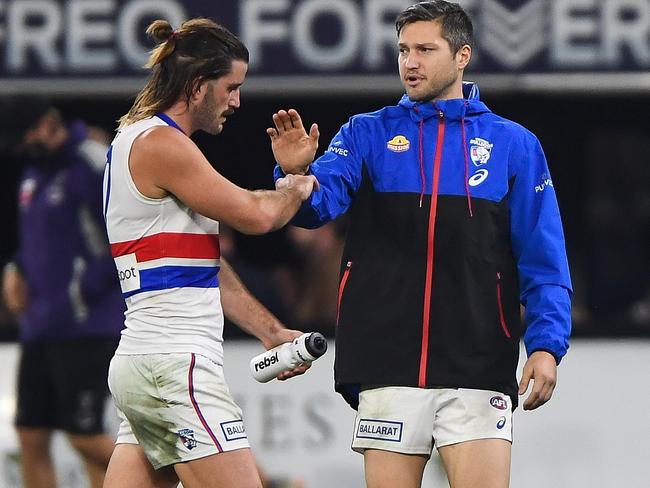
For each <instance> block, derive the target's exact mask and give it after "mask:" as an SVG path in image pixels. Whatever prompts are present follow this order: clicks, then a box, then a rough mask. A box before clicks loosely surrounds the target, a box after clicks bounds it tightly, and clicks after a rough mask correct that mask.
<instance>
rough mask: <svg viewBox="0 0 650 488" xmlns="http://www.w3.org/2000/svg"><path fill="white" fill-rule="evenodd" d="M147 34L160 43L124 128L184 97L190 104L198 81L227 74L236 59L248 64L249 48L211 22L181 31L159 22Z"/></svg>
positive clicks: (198, 21) (195, 22) (188, 23)
mask: <svg viewBox="0 0 650 488" xmlns="http://www.w3.org/2000/svg"><path fill="white" fill-rule="evenodd" d="M147 34H148V35H149V36H150V37H152V38H153V39H154V40H155V41H156V42H157V43H158V45H157V46H156V47H155V48H154V49H153V51H152V52H151V55H150V56H149V61H148V62H147V64H146V65H145V67H146V68H150V69H151V74H150V76H149V79H148V81H147V84H146V85H145V86H144V88H143V89H142V90H141V91H140V93H139V94H138V96H137V97H136V99H135V102H134V103H133V106H132V107H131V109H130V110H129V111H128V113H127V114H126V115H124V116H122V117H121V118H120V120H119V126H120V128H122V127H124V126H126V125H129V124H132V123H133V122H137V121H138V120H142V119H145V118H147V117H151V116H152V115H154V114H156V113H157V112H163V111H165V110H167V109H168V108H169V107H171V106H172V105H173V104H174V103H176V102H177V101H178V100H179V99H181V98H182V99H184V100H185V102H186V103H189V100H190V98H191V97H192V93H193V92H194V90H195V89H196V82H197V81H200V80H201V79H217V78H220V77H222V76H224V75H227V74H228V73H230V71H231V69H232V62H233V61H234V60H241V61H244V62H246V63H248V49H246V46H244V44H243V43H242V42H241V41H240V40H239V39H238V38H237V37H236V36H235V35H234V34H232V33H231V32H230V31H229V30H228V29H226V28H225V27H223V26H222V25H219V24H217V23H216V22H214V21H213V20H210V19H204V18H197V19H191V20H188V21H186V22H183V24H182V25H181V26H180V27H179V28H178V29H177V30H174V29H172V26H171V24H170V23H169V22H167V21H166V20H155V21H153V22H152V23H151V24H150V25H149V27H148V28H147Z"/></svg>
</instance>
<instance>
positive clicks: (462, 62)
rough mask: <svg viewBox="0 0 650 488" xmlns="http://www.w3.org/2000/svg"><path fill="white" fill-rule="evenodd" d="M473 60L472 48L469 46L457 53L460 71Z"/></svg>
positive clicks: (466, 45)
mask: <svg viewBox="0 0 650 488" xmlns="http://www.w3.org/2000/svg"><path fill="white" fill-rule="evenodd" d="M471 59H472V47H471V46H470V45H469V44H465V45H464V46H463V47H461V48H460V49H459V50H458V52H457V53H456V62H457V63H458V69H465V68H466V67H467V65H468V64H469V61H470V60H471Z"/></svg>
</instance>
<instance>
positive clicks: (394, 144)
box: [386, 136, 411, 153]
mask: <svg viewBox="0 0 650 488" xmlns="http://www.w3.org/2000/svg"><path fill="white" fill-rule="evenodd" d="M386 147H387V148H388V149H390V150H391V151H393V152H397V153H399V152H404V151H408V150H409V149H410V148H411V141H409V140H408V139H407V138H406V137H404V136H395V137H393V138H392V139H391V140H390V141H388V142H387V143H386Z"/></svg>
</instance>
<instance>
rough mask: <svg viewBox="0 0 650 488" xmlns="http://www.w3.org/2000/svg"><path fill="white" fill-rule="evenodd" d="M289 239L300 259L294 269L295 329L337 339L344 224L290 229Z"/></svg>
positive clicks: (337, 223) (333, 223)
mask: <svg viewBox="0 0 650 488" xmlns="http://www.w3.org/2000/svg"><path fill="white" fill-rule="evenodd" d="M288 236H289V239H290V241H291V242H292V243H293V245H294V247H295V249H296V251H297V252H298V255H299V261H298V263H297V264H298V265H297V266H296V267H295V268H294V272H295V282H294V284H295V290H294V294H293V296H294V297H295V298H294V303H295V305H294V308H293V309H294V317H293V318H294V321H295V326H296V327H297V328H299V329H301V330H313V331H319V332H322V333H323V334H326V335H328V336H330V337H331V336H334V330H335V327H336V312H337V308H338V307H337V302H338V286H339V269H340V264H341V255H342V253H343V231H342V224H341V222H340V221H336V222H331V223H329V224H327V225H325V226H323V227H320V228H318V229H313V230H308V229H302V228H300V227H289V229H288Z"/></svg>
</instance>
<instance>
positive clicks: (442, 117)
mask: <svg viewBox="0 0 650 488" xmlns="http://www.w3.org/2000/svg"><path fill="white" fill-rule="evenodd" d="M438 118H439V119H440V120H443V119H444V118H445V114H444V113H443V111H442V110H439V111H438Z"/></svg>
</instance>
